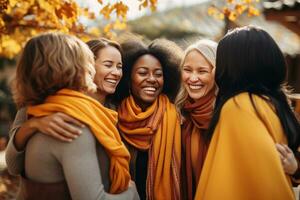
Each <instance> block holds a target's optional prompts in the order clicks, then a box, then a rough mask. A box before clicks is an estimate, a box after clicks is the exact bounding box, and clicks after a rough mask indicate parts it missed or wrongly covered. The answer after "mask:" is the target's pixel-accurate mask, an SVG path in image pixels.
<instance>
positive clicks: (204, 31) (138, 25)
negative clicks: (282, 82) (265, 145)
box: [0, 0, 300, 200]
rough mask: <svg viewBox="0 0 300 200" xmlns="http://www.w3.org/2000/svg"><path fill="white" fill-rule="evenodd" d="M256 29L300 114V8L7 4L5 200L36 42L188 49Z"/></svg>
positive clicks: (2, 61)
mask: <svg viewBox="0 0 300 200" xmlns="http://www.w3.org/2000/svg"><path fill="white" fill-rule="evenodd" d="M249 24H253V25H257V26H260V27H262V28H263V29H265V30H266V31H267V32H268V33H269V34H270V35H271V36H272V37H273V38H274V39H275V41H276V42H277V43H278V44H279V46H280V48H281V50H282V51H283V52H284V55H285V57H286V61H287V63H288V70H289V71H288V77H287V82H288V84H289V85H290V86H291V88H292V89H293V93H294V94H293V95H292V96H291V99H292V100H293V106H294V108H295V110H296V112H298V113H300V100H299V99H300V95H299V93H300V0H261V1H259V0H212V1H207V0H123V1H122V0H112V1H105V0H0V200H3V199H13V198H14V196H15V193H16V190H17V179H16V178H13V177H11V176H9V175H8V174H7V171H6V170H5V167H6V166H5V162H4V153H5V152H4V149H5V146H6V142H7V140H8V132H9V128H10V126H11V124H12V122H13V119H14V115H15V113H16V107H15V106H14V103H13V100H12V97H11V92H10V85H11V81H12V80H13V77H14V72H15V67H16V62H17V59H18V55H19V53H20V51H21V50H22V47H23V46H24V44H25V42H26V41H27V40H28V39H29V38H30V37H32V36H34V35H37V34H39V33H41V32H45V31H61V32H65V33H70V34H74V35H76V36H78V37H80V38H81V39H82V40H84V41H87V40H89V39H91V38H95V37H100V36H103V37H108V38H112V39H117V38H118V37H121V35H122V34H124V33H128V32H130V33H134V34H136V35H138V36H140V37H142V38H143V39H145V40H152V39H155V38H161V37H163V38H167V39H170V40H173V41H174V42H176V43H178V44H179V45H180V46H181V47H182V48H185V47H186V46H187V45H189V44H190V43H192V42H194V41H195V40H198V39H201V38H209V39H212V40H215V41H219V39H220V38H222V36H223V35H224V34H225V33H226V32H227V31H228V30H229V29H231V28H235V27H239V26H244V25H249ZM49 45H51V44H49Z"/></svg>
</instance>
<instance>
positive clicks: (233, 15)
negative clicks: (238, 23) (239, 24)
mask: <svg viewBox="0 0 300 200" xmlns="http://www.w3.org/2000/svg"><path fill="white" fill-rule="evenodd" d="M236 18H237V14H236V12H233V11H232V12H230V14H229V16H228V19H229V20H230V21H235V20H236Z"/></svg>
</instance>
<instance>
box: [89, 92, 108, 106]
mask: <svg viewBox="0 0 300 200" xmlns="http://www.w3.org/2000/svg"><path fill="white" fill-rule="evenodd" d="M89 96H91V97H93V98H94V99H96V100H97V101H99V102H100V103H101V104H102V105H104V103H105V98H106V94H103V92H101V91H99V90H97V92H96V93H89Z"/></svg>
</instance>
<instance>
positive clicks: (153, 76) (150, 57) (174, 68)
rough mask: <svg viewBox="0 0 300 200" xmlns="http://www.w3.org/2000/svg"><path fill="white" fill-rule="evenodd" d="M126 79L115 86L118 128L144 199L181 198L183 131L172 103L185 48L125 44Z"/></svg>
mask: <svg viewBox="0 0 300 200" xmlns="http://www.w3.org/2000/svg"><path fill="white" fill-rule="evenodd" d="M121 46H122V49H123V51H124V55H123V66H124V68H123V69H124V71H123V78H122V80H121V81H120V84H119V85H118V87H117V90H116V93H115V94H116V95H117V96H116V100H117V102H118V103H120V105H119V108H118V113H119V123H118V126H119V131H120V134H121V136H122V138H123V140H124V141H125V143H126V144H127V147H128V149H129V151H130V153H131V164H130V170H131V175H132V177H133V180H135V182H136V185H137V189H138V192H139V195H140V198H141V199H149V200H153V199H157V200H159V199H180V178H179V177H180V162H181V139H180V137H181V133H180V121H179V117H178V115H177V112H176V109H175V106H174V104H173V102H174V99H175V96H176V94H177V92H178V90H179V87H180V71H179V65H180V62H181V57H182V51H181V49H180V48H179V47H178V46H177V45H176V44H175V43H173V42H171V41H168V40H165V39H156V40H154V41H152V42H151V43H150V44H149V45H146V44H144V43H143V42H142V41H140V40H138V39H129V40H127V41H125V42H123V43H121Z"/></svg>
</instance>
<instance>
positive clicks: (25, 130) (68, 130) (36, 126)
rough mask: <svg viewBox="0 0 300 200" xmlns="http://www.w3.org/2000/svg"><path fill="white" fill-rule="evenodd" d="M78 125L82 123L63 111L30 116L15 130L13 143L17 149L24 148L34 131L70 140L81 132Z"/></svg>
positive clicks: (65, 140)
mask: <svg viewBox="0 0 300 200" xmlns="http://www.w3.org/2000/svg"><path fill="white" fill-rule="evenodd" d="M79 127H84V124H82V123H81V122H80V121H78V120H76V119H74V118H72V117H70V116H68V115H66V114H64V113H55V114H52V115H49V116H45V117H39V118H31V119H29V120H27V121H26V122H25V123H23V124H22V126H21V127H20V128H19V130H18V131H17V133H16V135H15V137H14V145H15V147H16V149H17V150H18V151H21V150H24V149H25V146H26V144H27V142H28V140H29V139H30V137H32V136H33V135H34V133H35V132H36V131H40V132H41V133H44V134H45V135H49V136H51V137H53V138H55V139H58V140H61V141H63V142H72V140H74V139H75V138H77V137H78V136H79V135H80V134H81V131H80V128H79Z"/></svg>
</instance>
